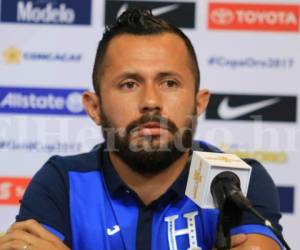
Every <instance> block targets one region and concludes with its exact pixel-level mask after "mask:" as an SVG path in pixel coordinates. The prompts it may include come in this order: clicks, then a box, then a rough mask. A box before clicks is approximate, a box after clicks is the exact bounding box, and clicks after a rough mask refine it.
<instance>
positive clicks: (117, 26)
mask: <svg viewBox="0 0 300 250" xmlns="http://www.w3.org/2000/svg"><path fill="white" fill-rule="evenodd" d="M165 32H169V33H174V34H177V35H178V36H179V37H180V38H182V40H183V41H184V43H185V45H186V47H187V49H188V52H189V54H190V57H191V64H192V65H191V66H192V70H193V73H194V76H195V86H196V92H197V90H198V88H199V85H200V72H199V66H198V61H197V57H196V53H195V50H194V47H193V45H192V43H191V41H190V40H189V38H188V37H187V36H186V35H185V34H184V33H183V32H182V31H181V30H180V29H178V28H177V27H175V26H172V25H170V24H169V23H167V22H166V21H164V20H163V19H161V18H159V17H155V16H153V15H152V12H151V10H150V9H147V8H136V7H135V8H129V9H128V10H126V11H125V12H124V13H123V14H122V15H121V16H120V17H119V18H118V19H117V20H116V22H115V23H113V24H112V25H109V26H107V27H106V28H105V31H104V34H103V37H102V39H101V40H100V42H99V44H98V48H97V53H96V58H95V63H94V68H93V86H94V90H95V92H96V94H99V95H100V84H99V83H98V75H99V74H100V73H101V71H102V70H103V68H102V66H103V61H104V57H105V53H106V50H107V47H108V44H109V42H110V41H111V40H112V39H113V38H114V37H116V36H118V35H121V34H134V35H154V34H161V33H165Z"/></svg>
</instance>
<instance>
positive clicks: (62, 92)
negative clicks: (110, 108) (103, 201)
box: [0, 0, 300, 248]
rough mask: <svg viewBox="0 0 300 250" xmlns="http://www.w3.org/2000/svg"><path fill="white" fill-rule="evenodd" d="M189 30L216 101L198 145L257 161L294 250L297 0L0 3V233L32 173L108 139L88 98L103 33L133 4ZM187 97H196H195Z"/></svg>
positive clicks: (299, 145)
mask: <svg viewBox="0 0 300 250" xmlns="http://www.w3.org/2000/svg"><path fill="white" fill-rule="evenodd" d="M134 5H136V6H147V7H151V8H153V13H154V14H155V15H158V16H161V17H163V18H165V19H167V20H168V21H170V22H172V23H173V24H174V25H177V26H179V27H181V28H183V30H184V31H185V33H186V34H187V35H188V36H189V37H190V38H191V40H192V41H193V43H194V45H195V48H196V51H197V54H198V58H199V63H200V67H201V75H202V79H201V87H203V88H209V89H210V90H211V92H212V98H211V103H210V105H209V107H208V111H207V112H206V114H205V115H203V117H201V118H200V119H199V125H198V129H197V132H196V138H198V139H203V140H207V141H208V142H210V143H212V144H215V145H216V146H218V147H220V148H222V149H223V150H224V151H226V152H232V153H235V154H237V155H239V156H241V157H252V158H256V159H258V160H259V161H261V162H262V163H263V164H264V165H265V167H266V168H267V170H268V171H269V173H270V174H271V175H272V177H273V179H274V181H275V183H276V185H277V186H278V191H279V194H280V201H281V210H282V212H283V218H282V220H281V223H282V225H283V226H284V235H285V236H286V238H287V240H288V241H289V242H290V244H291V246H292V248H296V247H297V242H298V241H299V240H297V238H296V237H297V229H298V226H299V224H300V215H299V205H300V194H299V192H298V190H299V188H300V184H299V181H298V179H299V176H300V170H299V166H298V164H299V163H298V160H299V153H300V129H299V102H298V98H299V95H300V88H299V83H298V81H299V70H300V65H299V60H300V53H299V51H300V30H299V24H300V21H299V18H300V17H299V10H300V2H299V1H296V0H295V1H293V0H263V1H261V0H249V1H247V3H245V1H243V0H231V1H228V0H223V1H221V0H218V1H196V0H189V1H185V0H181V1H177V0H176V1H175V0H174V1H169V0H168V1H117V0H116V1H109V0H107V1H104V0H98V1H97V0H72V1H70V0H55V1H54V0H43V1H40V0H0V37H1V39H0V72H1V74H0V232H4V231H5V230H6V229H7V228H8V226H9V225H10V224H11V223H12V222H13V221H14V217H15V215H16V213H17V211H18V206H19V200H20V199H21V198H22V195H23V193H24V190H25V189H26V186H27V185H28V182H29V181H30V178H31V177H32V175H33V174H34V173H35V172H36V171H37V170H38V169H39V168H40V167H41V166H42V164H43V163H44V162H45V161H46V160H47V158H48V157H49V156H51V155H53V154H60V155H70V154H76V153H79V152H84V151H87V150H90V149H91V148H92V147H93V145H95V144H96V143H98V142H99V141H100V140H102V137H101V135H100V129H99V128H98V127H96V126H95V125H94V124H93V123H92V122H91V121H90V119H88V117H87V116H86V114H85V112H84V110H83V107H82V105H81V93H82V92H83V91H84V90H85V89H90V88H91V86H92V82H91V72H92V66H93V60H94V54H95V49H96V46H97V42H98V41H99V39H100V38H101V34H102V32H103V29H104V27H105V25H108V24H110V23H111V22H112V21H113V20H114V19H115V18H116V17H117V16H118V15H120V13H122V11H123V10H125V9H127V8H128V7H130V6H134ZM191 98H192V97H191Z"/></svg>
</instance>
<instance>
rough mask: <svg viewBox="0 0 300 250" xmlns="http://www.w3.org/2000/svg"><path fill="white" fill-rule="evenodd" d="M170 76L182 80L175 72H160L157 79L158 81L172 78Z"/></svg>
mask: <svg viewBox="0 0 300 250" xmlns="http://www.w3.org/2000/svg"><path fill="white" fill-rule="evenodd" d="M170 76H176V77H179V78H182V77H181V75H180V74H178V73H176V72H173V71H165V72H159V73H158V74H157V76H156V77H155V78H156V80H158V79H162V78H165V77H170Z"/></svg>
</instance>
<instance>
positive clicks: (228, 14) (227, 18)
mask: <svg viewBox="0 0 300 250" xmlns="http://www.w3.org/2000/svg"><path fill="white" fill-rule="evenodd" d="M210 19H211V20H212V22H214V23H215V24H218V25H228V24H230V23H232V22H233V20H234V13H233V12H232V11H231V10H230V9H226V8H217V9H214V10H212V12H211V13H210Z"/></svg>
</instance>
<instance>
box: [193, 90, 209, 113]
mask: <svg viewBox="0 0 300 250" xmlns="http://www.w3.org/2000/svg"><path fill="white" fill-rule="evenodd" d="M209 98H210V93H209V91H208V90H207V89H201V90H199V91H198V93H197V95H196V107H197V109H196V110H197V115H198V116H200V115H202V114H203V112H204V111H205V110H206V108H207V105H208V102H209Z"/></svg>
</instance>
